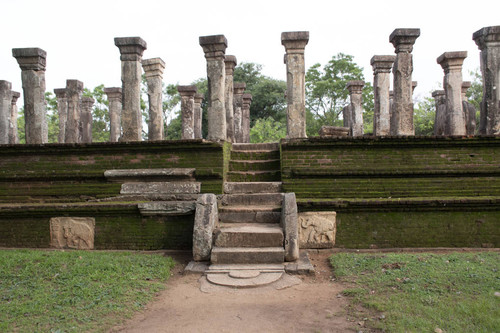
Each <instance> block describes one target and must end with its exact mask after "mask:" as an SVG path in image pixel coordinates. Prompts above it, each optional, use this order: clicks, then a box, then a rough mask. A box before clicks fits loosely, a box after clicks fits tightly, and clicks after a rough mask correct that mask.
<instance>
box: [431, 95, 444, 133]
mask: <svg viewBox="0 0 500 333" xmlns="http://www.w3.org/2000/svg"><path fill="white" fill-rule="evenodd" d="M432 97H433V98H434V103H435V104H436V117H435V119H434V135H444V133H445V129H446V126H447V125H446V98H445V92H444V90H435V91H433V92H432Z"/></svg>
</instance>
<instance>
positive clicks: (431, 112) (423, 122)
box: [413, 97, 436, 135]
mask: <svg viewBox="0 0 500 333" xmlns="http://www.w3.org/2000/svg"><path fill="white" fill-rule="evenodd" d="M413 110H414V111H413V126H414V128H415V135H433V134H434V121H435V118H436V104H435V100H434V98H432V97H425V98H424V99H423V100H422V101H419V102H417V103H416V104H415V107H414V109H413Z"/></svg>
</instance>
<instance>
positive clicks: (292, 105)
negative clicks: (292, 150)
mask: <svg viewBox="0 0 500 333" xmlns="http://www.w3.org/2000/svg"><path fill="white" fill-rule="evenodd" d="M308 42H309V31H293V32H283V33H282V34H281V44H282V45H283V46H284V47H285V50H286V54H285V58H284V60H285V64H286V73H287V75H286V82H287V94H286V96H287V117H286V118H287V137H288V138H305V137H307V135H306V88H305V75H306V71H305V62H304V50H305V47H306V45H307V43H308Z"/></svg>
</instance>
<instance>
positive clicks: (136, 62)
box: [115, 37, 147, 141]
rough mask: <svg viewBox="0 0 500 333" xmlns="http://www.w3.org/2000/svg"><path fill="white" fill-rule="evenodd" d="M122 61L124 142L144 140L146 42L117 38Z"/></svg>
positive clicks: (136, 38) (129, 38) (137, 38)
mask: <svg viewBox="0 0 500 333" xmlns="http://www.w3.org/2000/svg"><path fill="white" fill-rule="evenodd" d="M115 45H116V46H118V48H119V49H120V60H121V61H122V91H123V97H122V103H123V105H122V108H123V109H122V130H123V135H122V137H121V140H122V141H141V140H142V114H141V77H142V68H141V59H142V54H143V53H144V50H145V49H146V48H147V45H146V42H145V41H144V40H143V39H142V38H140V37H120V38H115Z"/></svg>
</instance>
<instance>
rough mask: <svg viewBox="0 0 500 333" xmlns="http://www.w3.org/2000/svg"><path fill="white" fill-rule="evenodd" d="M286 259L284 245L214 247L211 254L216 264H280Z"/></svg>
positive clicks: (212, 260)
mask: <svg viewBox="0 0 500 333" xmlns="http://www.w3.org/2000/svg"><path fill="white" fill-rule="evenodd" d="M284 260H285V249H284V248H282V247H261V248H252V247H250V248H242V247H214V248H213V249H212V255H211V262H212V263H214V264H278V263H283V262H284Z"/></svg>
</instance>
